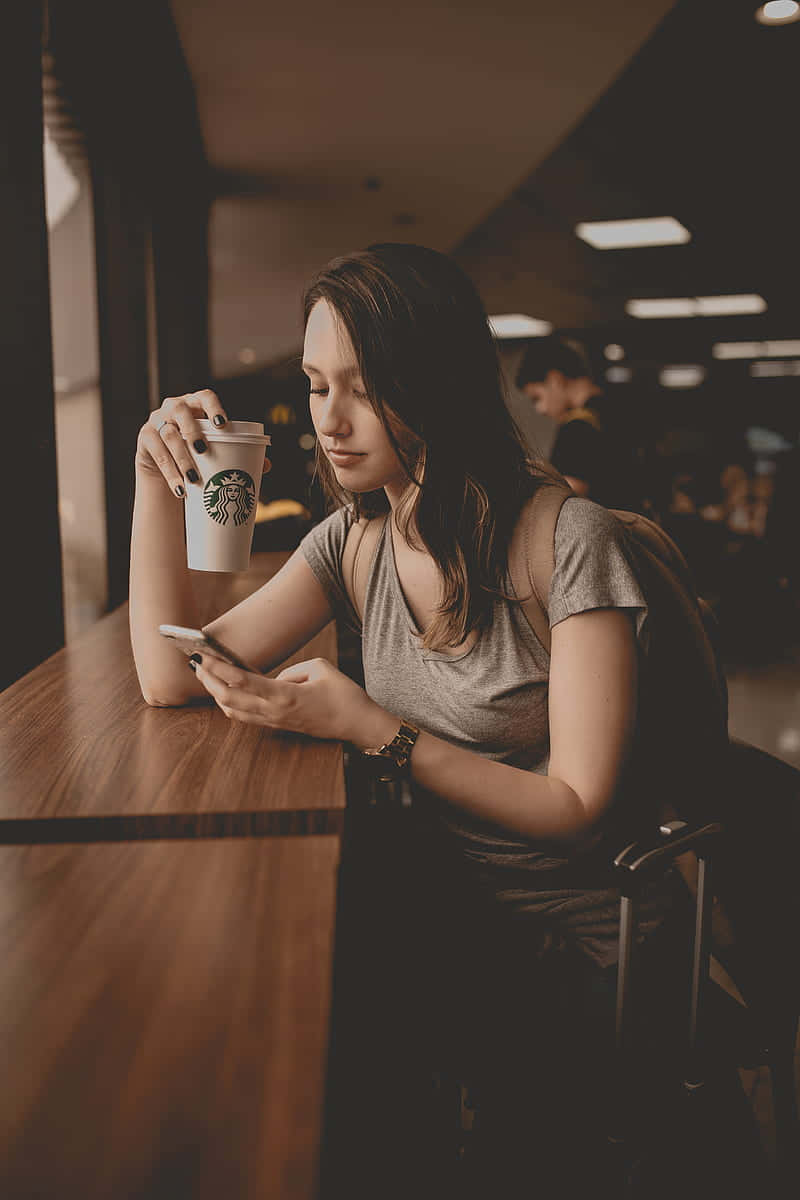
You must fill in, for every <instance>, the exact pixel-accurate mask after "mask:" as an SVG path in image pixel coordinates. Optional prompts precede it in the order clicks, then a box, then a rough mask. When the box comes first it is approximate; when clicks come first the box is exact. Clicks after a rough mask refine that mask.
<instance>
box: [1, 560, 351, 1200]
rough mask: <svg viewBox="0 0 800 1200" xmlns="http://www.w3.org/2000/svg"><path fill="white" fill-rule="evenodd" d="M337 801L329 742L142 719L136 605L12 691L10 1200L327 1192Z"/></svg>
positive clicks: (273, 564)
mask: <svg viewBox="0 0 800 1200" xmlns="http://www.w3.org/2000/svg"><path fill="white" fill-rule="evenodd" d="M286 557H287V556H286V555H276V554H269V555H256V556H254V562H253V568H252V569H251V571H250V572H249V573H248V574H247V575H246V576H242V577H240V578H239V579H237V589H238V598H243V597H244V596H245V595H247V594H249V592H251V591H252V590H254V588H255V587H257V586H259V584H260V583H261V582H263V580H264V579H265V578H268V577H269V576H270V575H271V574H273V573H274V572H275V570H277V569H278V567H279V566H280V565H281V563H282V562H283V561H284V560H285V558H286ZM314 655H324V656H325V657H329V658H331V659H333V660H334V661H335V660H336V639H335V633H334V628H333V626H332V625H331V626H328V627H327V629H325V630H323V631H322V633H321V634H320V635H319V636H318V637H317V638H315V639H314V641H313V642H311V643H309V645H308V646H306V647H304V648H303V650H302V652H301V653H300V654H298V655H297V656H296V658H297V660H302V659H304V658H308V657H312V656H314ZM344 807H345V790H344V776H343V764H342V748H341V746H340V745H339V744H338V743H334V742H323V741H317V740H315V739H312V738H307V737H302V736H298V735H292V734H282V733H276V732H273V731H271V730H268V729H264V728H259V727H257V726H253V725H245V724H241V723H239V722H235V721H229V720H228V719H227V718H226V717H225V716H224V714H223V713H222V712H221V711H220V710H219V709H217V707H216V706H215V705H213V704H206V705H195V706H192V707H187V708H175V709H156V708H150V707H148V705H147V704H146V703H145V702H144V700H143V699H142V696H141V693H140V691H139V685H138V682H137V679H136V674H135V671H134V665H133V658H132V654H131V649H130V642H129V633H128V615H127V610H126V608H125V607H123V608H121V609H118V610H117V611H116V612H114V613H111V614H109V615H108V616H107V617H105V618H103V620H101V621H99V622H98V623H97V625H95V626H94V627H93V628H92V629H91V630H89V631H88V632H87V633H85V634H84V635H82V636H81V637H79V638H78V639H76V641H75V642H73V643H71V644H70V646H68V647H67V648H65V649H64V650H61V651H59V652H58V653H57V654H55V655H53V657H52V658H50V659H48V660H47V661H46V662H44V663H42V664H41V665H40V666H39V667H37V668H36V669H35V670H34V671H31V672H30V673H29V674H28V675H26V676H25V677H24V678H22V679H20V680H18V681H17V682H16V683H15V684H13V685H12V686H11V687H9V688H8V689H6V691H5V692H3V693H2V694H1V695H0V961H2V964H3V965H2V970H0V1075H2V1086H0V1197H3V1200H5V1198H6V1197H7V1198H8V1200H26V1198H28V1197H30V1198H31V1200H33V1198H34V1197H60V1198H62V1200H212V1198H213V1200H218V1198H220V1197H224V1198H225V1200H251V1198H252V1200H256V1198H258V1200H265V1198H268V1200H312V1197H314V1196H316V1195H317V1177H318V1175H319V1173H320V1170H321V1168H320V1153H321V1151H320V1146H321V1137H322V1134H321V1130H322V1121H323V1108H324V1104H323V1098H324V1094H325V1086H326V1067H327V1055H328V1036H329V1023H330V1009H331V981H332V976H333V939H334V928H335V923H336V902H337V881H338V869H339V859H340V853H341V837H340V836H339V834H340V832H341V829H342V825H343V817H344ZM286 835H292V836H286ZM153 839H166V840H153ZM178 839H183V840H178ZM2 843H5V845H3V844H2ZM11 843H17V844H11ZM21 843H26V844H24V845H23V844H21ZM37 843H38V844H37ZM54 843H62V844H60V845H57V844H54Z"/></svg>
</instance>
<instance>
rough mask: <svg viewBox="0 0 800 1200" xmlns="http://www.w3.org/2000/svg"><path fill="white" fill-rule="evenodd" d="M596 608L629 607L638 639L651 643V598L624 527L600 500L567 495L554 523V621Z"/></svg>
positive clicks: (551, 608) (643, 646) (644, 646)
mask: <svg viewBox="0 0 800 1200" xmlns="http://www.w3.org/2000/svg"><path fill="white" fill-rule="evenodd" d="M595 608H624V609H629V610H631V616H632V617H633V619H634V625H635V629H636V639H637V642H638V644H639V646H640V648H641V649H642V650H646V649H647V635H648V630H647V601H646V600H645V596H644V592H643V591H642V588H641V586H640V584H639V580H638V579H637V577H636V573H635V571H634V568H633V563H632V558H631V554H630V552H629V549H628V546H627V544H626V536H625V530H624V528H623V526H622V525H621V524H620V522H619V521H618V520H617V518H616V517H615V516H614V515H613V513H610V512H609V511H608V510H607V509H605V508H603V507H602V506H601V505H599V504H595V503H593V502H592V501H591V500H585V499H583V498H581V497H571V498H570V499H568V500H565V501H564V504H563V505H562V507H561V512H560V513H559V517H558V522H557V524H556V533H555V569H554V571H553V578H552V582H551V585H550V603H549V617H550V626H551V628H552V626H553V625H557V624H558V623H559V621H563V620H565V619H566V618H567V617H572V616H575V615H576V614H577V613H582V612H588V611H589V610H591V609H595Z"/></svg>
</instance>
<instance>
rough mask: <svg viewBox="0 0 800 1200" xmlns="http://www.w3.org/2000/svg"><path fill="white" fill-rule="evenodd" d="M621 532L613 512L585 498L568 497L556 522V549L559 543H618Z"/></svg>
mask: <svg viewBox="0 0 800 1200" xmlns="http://www.w3.org/2000/svg"><path fill="white" fill-rule="evenodd" d="M622 533H623V530H622V529H621V527H620V523H619V521H618V520H617V518H616V517H615V516H614V514H613V512H610V511H609V509H607V508H604V507H603V505H602V504H597V503H596V502H595V501H594V500H590V499H588V497H585V496H568V497H567V499H566V500H565V501H564V503H563V504H562V506H561V511H560V512H559V514H558V521H557V522H556V529H555V539H556V547H558V545H559V543H565V542H574V541H579V540H585V541H588V540H592V539H597V538H599V539H601V540H602V541H608V540H611V541H613V542H617V541H619V539H620V537H621V536H622Z"/></svg>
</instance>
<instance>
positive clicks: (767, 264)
mask: <svg viewBox="0 0 800 1200" xmlns="http://www.w3.org/2000/svg"><path fill="white" fill-rule="evenodd" d="M756 7H757V5H756V2H755V0H682V2H680V3H678V4H676V5H675V6H674V7H673V9H672V11H671V12H670V13H669V14H668V15H667V17H666V18H665V20H664V21H663V22H662V23H661V25H660V27H659V28H658V29H657V31H656V32H655V33H654V34H653V36H652V37H651V38H650V39H649V41H648V42H647V44H646V45H645V46H644V47H643V48H642V49H641V51H640V52H639V53H638V54H637V55H636V56H635V58H634V59H633V61H632V62H631V63H630V64H629V66H628V67H627V68H626V70H625V71H623V72H622V73H621V75H620V76H619V77H618V78H617V80H616V81H615V82H614V83H613V84H612V85H611V87H610V88H609V89H608V90H607V92H606V93H605V95H604V96H603V97H601V98H600V100H599V101H598V103H597V104H596V105H595V106H594V108H593V109H592V111H591V112H590V113H588V114H587V115H586V116H585V118H584V119H583V120H582V121H580V122H579V123H578V125H577V126H576V128H575V129H574V130H572V131H571V133H570V134H569V135H568V136H567V137H566V138H565V139H564V140H563V141H562V143H561V144H560V145H559V146H558V147H557V148H556V149H555V150H554V151H553V152H552V153H551V154H550V155H548V156H547V158H546V159H545V160H544V161H543V162H541V163H540V164H538V165H537V166H536V167H535V168H534V169H533V170H532V171H531V172H530V173H529V175H528V177H527V178H526V179H525V180H523V181H522V182H521V183H520V185H519V186H518V187H516V188H515V189H514V190H513V192H512V193H511V194H509V196H508V197H507V198H506V199H505V200H504V201H503V202H502V203H501V204H500V205H498V206H497V207H496V209H495V210H494V211H493V213H492V214H490V216H489V217H488V219H487V220H485V221H483V222H481V224H480V225H479V226H478V227H476V229H475V230H473V231H472V233H471V234H470V235H469V236H468V237H467V238H466V239H465V240H464V241H463V242H462V244H461V246H460V247H459V248H457V250H456V254H457V257H458V258H459V260H460V261H461V263H462V265H463V266H465V267H466V268H467V269H468V270H469V271H470V273H471V274H472V276H473V278H474V279H475V281H476V283H478V285H479V287H480V288H481V292H482V294H483V297H484V300H485V302H486V304H487V305H488V307H489V309H490V311H517V310H518V309H519V310H521V311H524V312H530V311H531V306H533V308H534V309H535V311H533V312H531V315H534V316H540V317H544V318H547V319H549V320H551V321H553V322H554V323H555V324H556V325H557V326H559V327H562V328H563V327H575V328H578V327H581V328H583V329H584V330H585V329H586V328H587V327H589V328H590V329H591V328H596V330H597V331H598V333H599V332H602V333H603V334H605V335H608V339H609V340H613V341H617V342H621V343H623V344H626V343H627V346H628V347H632V348H633V350H634V351H638V352H639V353H640V354H644V355H647V354H652V356H653V357H655V358H661V359H663V358H665V357H666V359H667V361H669V360H670V358H671V359H672V361H678V362H680V361H690V362H692V361H696V359H697V356H700V357H701V358H702V357H703V356H704V355H707V353H708V351H709V349H710V345H711V343H712V342H713V341H714V340H716V339H725V340H762V339H766V338H783V337H786V338H800V305H798V302H797V283H796V267H797V262H798V251H800V220H798V213H799V212H800V187H799V186H798V176H797V170H796V163H795V159H796V155H795V153H794V151H793V146H794V145H795V144H796V140H797V134H796V128H795V127H796V113H797V97H796V94H795V93H796V87H797V75H798V67H800V22H798V23H797V24H794V25H787V26H783V27H777V28H767V27H764V26H761V25H759V24H757V23H756V22H755V21H754V20H753V13H754V11H755V9H756ZM661 215H671V216H674V217H677V219H678V220H679V221H681V222H682V223H683V224H684V225H685V226H686V227H687V228H688V229H689V230H690V232H691V234H692V238H691V241H690V242H688V243H687V244H685V245H678V246H667V247H657V248H652V249H646V250H645V249H640V250H622V251H620V250H616V251H603V250H595V249H592V248H591V247H589V246H587V245H586V244H585V243H584V242H582V241H580V240H579V239H578V238H577V237H575V235H574V232H573V230H574V227H575V225H576V223H577V222H579V221H586V220H609V219H613V218H624V217H640V216H661ZM554 284H555V286H554ZM743 292H744V293H750V292H756V293H758V294H760V295H762V296H763V297H764V298H765V300H766V301H767V304H768V309H767V311H766V312H765V313H764V314H761V315H757V316H736V317H728V318H725V319H724V320H719V319H712V318H697V317H694V318H689V319H682V320H681V319H678V320H676V319H667V320H637V319H636V318H633V317H626V316H625V312H624V304H625V301H626V300H627V299H629V298H633V297H651V296H697V295H716V294H718V293H743Z"/></svg>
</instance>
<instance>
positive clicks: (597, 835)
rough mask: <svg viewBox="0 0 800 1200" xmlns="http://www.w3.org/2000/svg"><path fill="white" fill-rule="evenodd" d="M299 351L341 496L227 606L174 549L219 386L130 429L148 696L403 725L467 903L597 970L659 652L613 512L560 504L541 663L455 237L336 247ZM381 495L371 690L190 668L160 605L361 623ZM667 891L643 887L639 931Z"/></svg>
mask: <svg viewBox="0 0 800 1200" xmlns="http://www.w3.org/2000/svg"><path fill="white" fill-rule="evenodd" d="M303 370H304V371H305V373H306V375H307V376H308V378H309V381H310V406H311V416H312V420H313V423H314V428H315V430H316V434H317V468H318V472H319V476H320V478H321V480H322V483H323V484H324V486H325V488H326V490H327V491H328V493H329V495H330V496H331V498H332V499H333V500H334V502H335V503H336V504H337V506H338V507H336V508H335V510H334V511H333V512H332V513H331V515H330V516H329V517H328V518H326V519H325V520H323V521H322V522H321V523H320V524H319V525H317V526H316V527H315V528H314V529H313V530H312V531H311V532H310V533H309V534H308V535H307V536H306V537H305V538H304V540H303V542H302V543H301V545H300V547H299V548H298V549H297V550H296V551H295V553H294V554H293V555H292V557H291V558H290V559H289V561H288V562H287V564H286V565H285V566H284V568H283V569H282V570H281V571H280V572H279V573H278V574H277V575H276V576H275V577H274V578H273V579H272V580H270V582H269V583H267V584H266V585H265V586H264V587H262V588H261V589H260V590H259V591H258V592H256V593H255V594H254V595H253V596H251V597H250V598H249V599H247V600H245V601H244V602H242V603H240V604H238V605H237V606H236V607H234V608H231V609H230V611H227V612H222V614H221V615H220V614H219V612H214V611H210V607H209V606H210V604H211V603H212V601H211V599H210V596H209V595H208V594H204V591H203V587H204V585H206V586H207V581H206V580H205V579H204V578H203V576H202V575H199V574H196V573H195V574H192V573H190V572H189V571H188V570H187V569H186V567H185V565H184V564H185V555H184V547H183V534H182V525H183V514H182V512H181V500H180V497H182V496H183V495H184V493H185V489H186V488H190V487H192V486H196V478H193V456H194V455H196V454H202V453H203V452H204V449H205V446H204V444H203V442H202V438H201V435H200V430H199V427H198V425H197V418H198V417H203V416H207V417H209V418H211V419H212V420H214V421H215V423H217V424H219V425H224V423H225V420H226V415H225V413H224V411H223V409H222V406H221V404H220V401H219V399H218V398H217V396H215V395H214V394H213V393H212V392H209V391H204V392H197V393H193V394H190V395H185V396H181V397H172V398H169V399H167V400H165V401H164V403H163V404H162V405H161V407H160V409H158V410H157V411H156V412H154V413H153V414H152V415H151V417H150V419H149V420H148V422H147V424H146V425H145V426H144V427H143V429H142V430H141V433H140V436H139V443H138V450H137V458H136V465H137V494H136V506H135V513H134V527H133V546H132V560H131V633H132V642H133V650H134V655H135V660H136V666H137V670H138V674H139V679H140V683H141V688H142V693H143V695H144V698H145V699H146V700H147V702H148V703H150V704H156V705H181V704H186V703H189V702H191V701H193V700H196V699H198V698H201V697H206V698H207V697H209V696H210V697H211V698H212V699H213V700H214V701H215V702H216V703H217V704H218V705H219V707H220V708H221V709H222V711H223V712H224V713H225V714H226V715H227V716H228V717H230V718H231V719H232V720H236V721H243V722H248V723H255V724H261V725H264V726H272V727H276V728H279V729H286V730H295V731H299V732H303V733H306V734H310V735H312V736H315V737H321V738H334V739H340V740H342V741H344V742H347V743H350V744H351V745H352V746H353V747H355V748H356V749H357V750H359V751H367V750H374V749H376V748H380V747H385V746H389V745H392V743H393V741H394V739H395V738H396V737H397V735H398V734H399V733H401V731H402V735H401V738H400V742H399V744H400V745H401V747H402V748H403V750H404V751H405V752H406V754H407V762H406V763H405V770H406V772H407V773H408V776H409V778H410V782H411V785H412V788H413V791H414V793H415V795H416V797H417V802H418V803H417V806H416V807H418V808H419V809H421V810H422V811H423V812H424V813H426V814H427V815H428V816H429V817H430V828H431V830H433V831H435V836H436V837H437V839H438V841H437V845H439V846H440V847H441V848H442V853H443V854H446V855H449V858H450V860H451V861H452V862H453V863H455V864H457V865H458V868H459V870H460V871H461V872H462V875H463V879H464V881H465V886H468V887H470V888H472V890H473V894H474V896H475V897H477V900H478V902H479V903H483V904H484V905H485V906H486V908H487V910H491V911H492V912H494V913H497V914H500V915H501V917H502V919H503V920H505V921H506V922H507V924H508V925H509V927H511V926H516V925H519V926H520V928H522V929H524V932H525V937H526V938H527V939H528V944H529V945H530V947H531V955H532V956H533V951H534V948H536V947H538V948H539V949H540V950H541V949H543V948H545V947H547V946H551V945H553V944H554V943H558V944H565V945H570V946H572V947H574V948H576V950H577V952H578V954H579V955H580V956H581V960H582V961H584V962H586V963H587V964H588V967H589V969H590V974H591V971H593V970H596V973H597V974H598V976H600V975H602V974H603V972H606V974H607V972H608V969H609V968H610V967H612V966H613V963H614V961H615V948H616V938H617V929H618V926H617V921H618V897H617V894H616V893H614V891H613V889H612V888H611V885H610V883H609V878H608V871H607V867H608V862H609V856H610V853H611V848H612V847H614V848H617V847H618V846H619V845H620V843H621V839H622V837H623V836H624V828H623V826H624V821H623V820H622V818H621V816H620V814H628V817H627V818H626V819H628V820H630V819H633V818H631V814H632V813H634V812H635V808H636V806H635V805H632V804H631V787H632V781H633V780H634V778H635V777H636V776H637V769H636V768H637V763H636V712H637V681H638V679H639V675H640V672H641V671H642V670H643V669H644V670H646V660H645V658H644V655H643V652H642V649H641V647H640V644H639V635H640V633H641V629H642V624H643V621H644V617H645V613H646V602H645V598H644V596H643V594H642V592H641V589H640V587H639V584H638V582H637V580H636V578H635V576H634V575H633V573H632V571H631V568H630V566H629V565H628V562H627V560H626V557H625V554H624V552H623V548H622V546H621V544H620V540H619V536H618V533H617V527H616V524H615V521H614V519H613V518H612V517H611V516H610V514H609V513H608V512H607V511H606V510H605V509H603V508H601V507H599V506H597V505H596V504H594V503H592V502H591V501H588V500H584V499H580V498H577V497H576V498H574V499H570V500H568V501H567V502H566V503H565V504H564V507H563V509H562V510H561V515H560V517H559V520H558V525H557V528H556V539H555V572H554V575H553V581H552V588H551V595H550V605H549V616H550V622H551V625H552V646H551V652H550V655H549V656H548V654H547V653H546V651H545V650H544V648H543V647H542V645H541V644H540V643H539V642H538V640H537V639H536V638H535V636H534V634H533V633H532V631H531V629H530V628H529V626H528V623H527V621H526V620H525V617H524V615H523V614H522V613H521V611H520V609H519V605H518V604H517V602H516V600H515V598H514V596H513V590H512V588H511V584H510V580H509V578H508V574H507V566H508V549H509V542H510V538H511V535H512V532H513V529H514V526H515V522H516V520H517V517H518V514H519V512H520V509H521V507H522V505H523V504H524V503H525V501H526V500H527V499H528V498H529V497H530V495H531V494H532V493H533V491H534V489H536V488H537V487H538V486H540V485H541V480H540V477H539V476H538V474H537V472H536V470H535V468H533V467H532V466H531V464H530V462H529V459H528V455H527V453H526V450H525V448H524V446H523V443H522V441H521V438H520V436H519V434H518V431H517V429H516V427H515V425H514V423H513V421H512V419H511V416H510V415H509V411H508V409H507V407H506V404H505V401H504V396H503V387H502V383H501V376H500V371H499V367H498V360H497V355H496V351H495V347H494V343H493V340H492V336H491V333H490V330H489V327H488V324H487V319H486V314H485V312H484V310H483V307H482V305H481V302H480V299H479V297H478V295H477V293H476V291H475V289H474V288H473V286H472V284H471V283H470V281H469V280H468V279H467V278H466V276H465V275H464V274H463V273H462V272H461V270H460V269H459V268H458V267H457V266H456V265H455V264H454V263H453V262H452V261H451V260H449V259H448V258H446V257H444V256H443V255H440V254H438V253H435V252H434V251H431V250H428V249H425V248H423V247H419V246H412V245H405V244H399V245H395V244H385V245H377V246H372V247H370V248H369V249H368V250H365V251H362V252H359V253H354V254H350V255H348V256H346V257H343V258H340V259H336V260H334V261H333V262H332V263H330V264H329V265H328V266H327V267H326V268H325V269H324V270H322V271H321V273H320V274H319V275H318V276H317V278H316V279H315V280H314V281H313V282H312V283H311V285H310V287H309V289H308V291H307V294H306V297H305V343H304V351H303ZM375 514H382V515H383V516H384V520H383V523H382V527H381V533H380V537H379V541H378V544H377V549H376V551H375V554H374V558H373V561H372V564H371V568H370V572H369V578H368V581H367V588H366V596H365V601H364V613H363V626H362V646H363V664H364V680H365V687H364V688H363V689H362V688H361V687H359V686H358V685H357V684H356V683H354V682H353V681H352V680H351V679H350V678H348V677H347V676H345V675H344V674H343V673H342V672H340V671H339V670H337V669H336V668H335V667H334V666H333V665H332V664H331V663H329V662H325V661H321V660H315V661H311V662H305V663H302V664H300V665H296V666H292V667H290V668H288V669H286V670H284V671H283V672H282V673H281V674H280V675H279V676H278V678H277V679H268V678H265V677H263V676H262V675H256V674H252V673H248V672H244V671H241V670H238V669H236V668H233V667H231V666H229V665H227V664H226V663H223V662H221V661H220V660H218V659H216V658H214V657H212V656H209V655H203V658H202V662H201V663H199V664H196V665H195V664H190V666H191V667H193V668H194V671H195V673H194V675H192V673H191V670H190V669H189V667H187V660H186V658H185V657H184V655H183V654H182V653H181V652H180V651H178V650H175V649H173V648H171V647H170V646H169V645H167V644H165V643H164V641H163V639H162V638H160V637H159V635H158V633H157V627H158V625H159V623H161V622H170V623H175V624H181V625H190V626H200V625H206V627H207V629H208V630H209V632H211V633H212V634H214V635H215V636H217V637H219V638H220V639H221V640H222V641H223V642H224V643H226V644H228V645H229V646H230V647H231V648H232V649H233V650H235V651H236V652H237V653H238V654H239V655H240V656H241V657H242V658H244V659H245V660H246V661H250V662H252V663H254V664H256V665H258V666H259V667H261V668H262V669H263V670H268V669H269V668H271V667H272V666H274V665H275V664H276V663H279V662H281V661H283V660H284V659H285V658H286V657H287V656H288V655H289V654H290V653H292V652H293V651H295V650H296V649H297V648H298V647H299V646H302V645H303V644H304V643H305V642H307V641H308V639H309V638H310V637H311V636H312V635H313V634H314V633H315V632H316V631H318V630H319V629H321V628H322V627H323V626H324V625H325V624H326V623H327V622H328V621H329V620H330V619H331V617H332V616H333V615H336V616H338V617H343V618H347V619H350V620H352V619H354V614H353V612H352V610H351V608H350V605H349V602H348V600H347V596H346V593H345V588H344V582H343V573H342V555H343V551H344V546H345V541H346V538H347V534H348V529H349V527H350V525H351V523H352V522H353V521H354V520H357V519H359V518H364V519H365V518H367V517H369V516H372V515H375ZM212 618H213V619H212ZM636 800H637V803H638V805H639V810H640V815H641V805H642V804H644V803H646V801H645V800H644V799H642V798H639V797H637V798H636ZM670 904H671V893H669V892H668V891H665V890H663V889H661V890H658V889H657V890H655V891H654V892H653V894H652V896H651V898H650V902H649V905H646V906H645V911H644V912H643V914H642V916H643V924H642V928H643V930H644V933H645V934H647V933H648V932H649V930H651V929H653V928H655V927H656V926H657V925H658V924H659V923H660V922H661V921H662V918H663V916H664V914H665V912H666V911H667V910H668V908H669V906H670ZM590 990H591V989H590Z"/></svg>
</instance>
